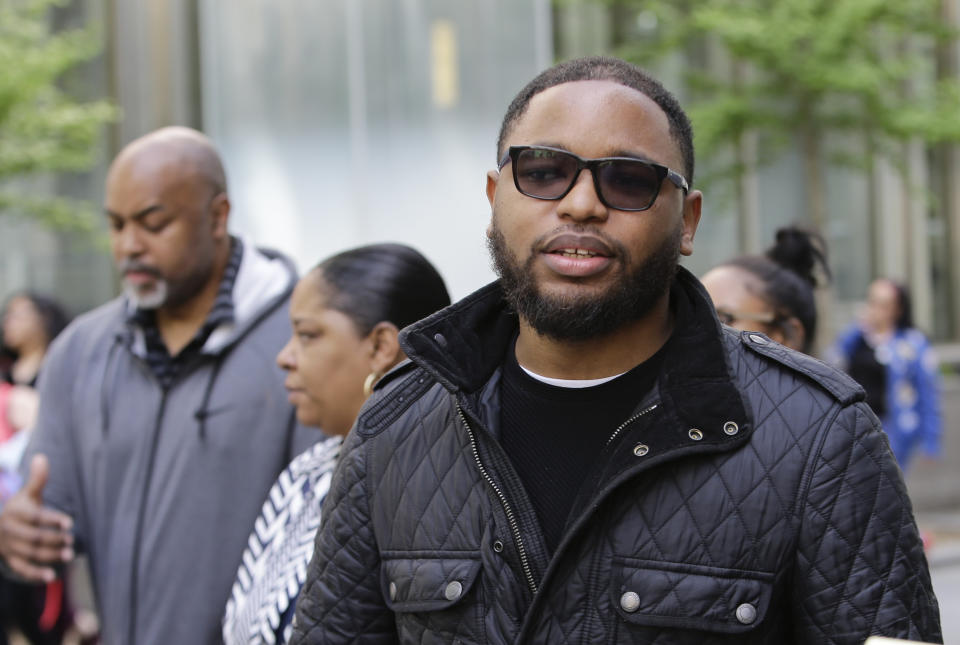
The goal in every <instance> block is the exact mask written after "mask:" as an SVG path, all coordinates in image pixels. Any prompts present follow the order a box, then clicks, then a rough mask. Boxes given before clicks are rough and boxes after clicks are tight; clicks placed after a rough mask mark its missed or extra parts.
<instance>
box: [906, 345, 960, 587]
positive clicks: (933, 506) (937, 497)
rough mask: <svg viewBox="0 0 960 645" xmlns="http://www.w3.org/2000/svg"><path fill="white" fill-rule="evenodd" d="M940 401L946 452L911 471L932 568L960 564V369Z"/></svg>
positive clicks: (910, 481) (945, 382) (915, 505)
mask: <svg viewBox="0 0 960 645" xmlns="http://www.w3.org/2000/svg"><path fill="white" fill-rule="evenodd" d="M951 364H953V365H956V364H957V363H956V362H954V361H951ZM940 404H941V413H942V415H943V455H942V457H941V458H940V459H938V460H935V461H934V460H930V459H924V458H922V457H918V458H917V459H916V461H914V462H913V463H912V464H911V466H910V469H909V471H908V473H907V489H908V490H909V491H910V498H911V500H912V502H913V509H914V514H915V516H916V519H917V525H918V526H919V527H920V531H921V532H922V533H923V534H924V535H925V537H926V538H928V543H929V544H928V548H927V560H928V562H929V563H930V567H931V568H936V567H948V566H957V565H960V374H958V373H957V372H956V371H954V372H953V374H951V375H948V376H947V377H945V378H944V379H943V382H942V389H941V397H940Z"/></svg>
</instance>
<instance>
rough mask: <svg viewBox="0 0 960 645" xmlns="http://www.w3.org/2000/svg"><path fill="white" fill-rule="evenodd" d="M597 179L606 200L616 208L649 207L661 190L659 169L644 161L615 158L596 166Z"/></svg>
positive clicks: (641, 208)
mask: <svg viewBox="0 0 960 645" xmlns="http://www.w3.org/2000/svg"><path fill="white" fill-rule="evenodd" d="M597 180H598V181H599V183H600V191H601V192H602V193H603V197H604V199H605V200H606V202H607V203H608V204H609V205H610V206H612V207H613V208H622V209H625V210H643V209H645V208H649V207H650V205H651V204H653V201H654V200H655V199H656V198H657V193H659V192H660V184H661V182H662V180H661V179H660V175H659V174H658V173H657V171H656V169H655V168H654V167H653V166H651V165H649V164H646V163H644V162H642V161H633V160H630V159H616V160H613V161H609V162H607V163H604V164H601V165H600V167H599V168H597Z"/></svg>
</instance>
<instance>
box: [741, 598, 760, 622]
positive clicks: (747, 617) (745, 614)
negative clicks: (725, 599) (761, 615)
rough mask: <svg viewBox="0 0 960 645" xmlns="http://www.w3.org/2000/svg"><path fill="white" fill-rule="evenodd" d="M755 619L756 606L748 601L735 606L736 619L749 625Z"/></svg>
mask: <svg viewBox="0 0 960 645" xmlns="http://www.w3.org/2000/svg"><path fill="white" fill-rule="evenodd" d="M756 619H757V608H756V607H754V606H753V605H751V604H750V603H748V602H745V603H743V604H742V605H740V606H739V607H737V620H739V621H740V622H741V623H743V624H744V625H749V624H751V623H753V621H755V620H756Z"/></svg>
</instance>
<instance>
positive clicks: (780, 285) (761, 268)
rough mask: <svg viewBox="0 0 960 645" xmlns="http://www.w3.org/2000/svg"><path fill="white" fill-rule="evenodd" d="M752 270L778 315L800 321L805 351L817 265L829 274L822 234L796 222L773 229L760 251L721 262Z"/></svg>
mask: <svg viewBox="0 0 960 645" xmlns="http://www.w3.org/2000/svg"><path fill="white" fill-rule="evenodd" d="M721 266H734V267H737V268H740V269H743V270H744V271H747V272H748V273H751V274H753V275H754V276H755V277H756V278H757V280H759V281H760V284H761V289H762V293H760V294H757V295H759V296H760V297H762V298H763V299H764V300H766V301H767V302H768V303H770V306H771V307H773V309H774V312H775V313H776V314H777V315H778V316H787V317H793V318H796V319H797V320H799V321H800V324H801V325H802V326H803V330H804V332H805V340H804V347H803V351H805V352H807V353H809V352H810V349H811V348H812V347H813V341H814V339H815V338H816V335H817V303H816V299H815V298H814V293H813V290H814V289H815V288H816V287H817V286H818V285H819V282H820V281H819V280H818V278H817V267H818V266H819V267H820V271H821V272H822V273H823V275H824V277H825V278H826V279H829V278H830V267H829V265H828V263H827V247H826V242H824V240H823V237H822V236H821V235H820V234H818V233H816V232H814V231H808V230H805V229H802V228H799V227H797V226H784V227H783V228H780V229H778V230H777V233H776V238H775V240H774V243H773V246H771V247H770V248H769V249H767V251H766V253H765V254H764V255H745V256H741V257H738V258H734V259H733V260H730V261H728V262H724V263H723V264H722V265H721Z"/></svg>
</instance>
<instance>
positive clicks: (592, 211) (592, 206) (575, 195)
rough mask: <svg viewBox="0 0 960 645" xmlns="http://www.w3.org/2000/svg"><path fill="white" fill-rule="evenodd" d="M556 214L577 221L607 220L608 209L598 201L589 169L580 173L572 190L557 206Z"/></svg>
mask: <svg viewBox="0 0 960 645" xmlns="http://www.w3.org/2000/svg"><path fill="white" fill-rule="evenodd" d="M557 213H558V215H560V217H568V218H570V219H574V220H577V221H587V220H606V219H607V216H608V215H609V209H608V208H607V207H606V205H604V203H603V202H602V201H600V195H598V194H597V189H596V186H595V185H594V181H593V174H592V173H591V172H590V169H589V168H584V169H583V170H581V171H580V174H579V175H578V176H577V179H576V181H575V182H574V184H573V188H571V189H570V192H568V193H567V194H566V195H564V196H563V199H561V200H560V203H559V204H557Z"/></svg>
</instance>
